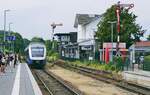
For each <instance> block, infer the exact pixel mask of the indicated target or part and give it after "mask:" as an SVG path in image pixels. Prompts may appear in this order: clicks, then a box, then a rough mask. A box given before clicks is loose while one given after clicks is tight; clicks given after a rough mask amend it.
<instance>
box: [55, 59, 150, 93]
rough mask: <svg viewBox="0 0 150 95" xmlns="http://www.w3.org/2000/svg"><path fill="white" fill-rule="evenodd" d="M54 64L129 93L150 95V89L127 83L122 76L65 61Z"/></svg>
mask: <svg viewBox="0 0 150 95" xmlns="http://www.w3.org/2000/svg"><path fill="white" fill-rule="evenodd" d="M54 64H56V65H58V66H61V67H63V68H65V69H68V70H71V71H75V72H78V73H81V74H83V75H86V76H90V77H92V78H95V79H97V80H100V81H103V82H106V83H110V84H113V85H116V86H118V87H121V88H123V89H126V90H128V91H131V92H134V93H137V94H139V95H150V88H146V87H144V86H142V85H138V84H136V83H133V82H127V81H125V80H123V79H122V78H121V76H119V75H113V74H112V73H111V72H106V71H101V70H95V69H91V68H86V67H82V66H76V65H71V64H66V63H65V62H64V61H57V62H55V63H54Z"/></svg>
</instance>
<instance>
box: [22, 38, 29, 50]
mask: <svg viewBox="0 0 150 95" xmlns="http://www.w3.org/2000/svg"><path fill="white" fill-rule="evenodd" d="M23 42H24V48H26V47H27V46H28V45H29V44H30V40H28V39H26V38H24V39H23Z"/></svg>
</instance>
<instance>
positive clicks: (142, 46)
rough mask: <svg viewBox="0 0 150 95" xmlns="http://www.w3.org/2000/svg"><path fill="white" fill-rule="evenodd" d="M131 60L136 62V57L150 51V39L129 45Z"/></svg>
mask: <svg viewBox="0 0 150 95" xmlns="http://www.w3.org/2000/svg"><path fill="white" fill-rule="evenodd" d="M129 51H130V61H131V63H135V62H136V58H137V57H140V56H144V55H146V54H147V53H149V52H150V41H141V42H136V43H135V44H133V45H131V46H130V47H129Z"/></svg>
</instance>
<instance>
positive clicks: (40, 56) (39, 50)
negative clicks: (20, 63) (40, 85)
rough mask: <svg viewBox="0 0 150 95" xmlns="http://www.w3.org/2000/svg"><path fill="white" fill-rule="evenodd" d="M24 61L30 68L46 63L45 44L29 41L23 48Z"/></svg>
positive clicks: (39, 66) (40, 66)
mask: <svg viewBox="0 0 150 95" xmlns="http://www.w3.org/2000/svg"><path fill="white" fill-rule="evenodd" d="M25 53H26V62H27V63H28V65H29V66H30V67H31V68H38V69H40V68H43V67H44V66H45V64H46V46H45V45H44V44H43V43H40V42H31V43H30V44H29V45H28V47H27V48H26V49H25Z"/></svg>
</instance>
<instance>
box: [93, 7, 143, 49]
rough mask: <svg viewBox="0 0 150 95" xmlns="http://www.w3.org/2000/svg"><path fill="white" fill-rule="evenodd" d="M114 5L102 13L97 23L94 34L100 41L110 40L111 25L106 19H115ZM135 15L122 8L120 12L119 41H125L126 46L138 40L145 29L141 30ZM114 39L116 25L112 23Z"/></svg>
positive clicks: (115, 39) (115, 37)
mask: <svg viewBox="0 0 150 95" xmlns="http://www.w3.org/2000/svg"><path fill="white" fill-rule="evenodd" d="M115 10H116V6H115V5H113V6H112V7H111V8H109V9H107V11H106V12H105V13H104V14H103V17H102V20H101V21H100V22H99V24H98V26H99V27H98V31H97V32H96V36H97V37H98V39H99V41H100V42H101V43H103V42H111V27H110V24H109V23H108V21H117V16H116V13H115V12H116V11H115ZM136 18H137V16H136V15H134V14H133V13H132V12H131V13H129V12H128V11H127V10H126V9H124V8H122V9H121V13H120V24H121V32H120V35H121V36H120V41H121V42H126V44H127V48H128V47H129V46H130V45H131V44H133V43H134V42H136V41H140V37H142V36H143V33H144V32H145V30H142V27H141V26H140V25H139V24H136ZM113 34H114V39H113V41H114V42H116V41H117V26H116V25H114V33H113Z"/></svg>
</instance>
